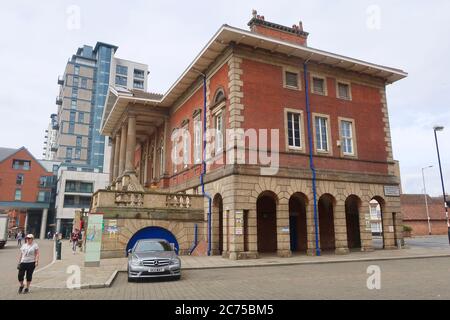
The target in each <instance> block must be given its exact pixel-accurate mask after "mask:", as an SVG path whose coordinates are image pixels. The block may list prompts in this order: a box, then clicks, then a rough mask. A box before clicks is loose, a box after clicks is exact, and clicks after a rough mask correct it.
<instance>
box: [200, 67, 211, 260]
mask: <svg viewBox="0 0 450 320" xmlns="http://www.w3.org/2000/svg"><path fill="white" fill-rule="evenodd" d="M201 75H202V76H203V161H202V165H203V169H202V174H201V176H200V183H201V185H202V194H203V196H204V197H206V198H207V199H208V256H211V249H212V248H211V238H212V236H211V229H212V221H211V212H212V198H211V196H210V195H209V194H208V193H207V192H206V191H205V176H206V129H207V128H206V108H207V106H206V101H207V96H206V74H203V73H202V74H201Z"/></svg>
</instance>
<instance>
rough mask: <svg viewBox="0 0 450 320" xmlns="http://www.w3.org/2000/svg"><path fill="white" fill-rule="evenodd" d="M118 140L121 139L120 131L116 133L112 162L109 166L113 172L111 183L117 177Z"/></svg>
mask: <svg viewBox="0 0 450 320" xmlns="http://www.w3.org/2000/svg"><path fill="white" fill-rule="evenodd" d="M120 141H121V135H120V133H118V134H116V139H115V141H114V146H115V147H114V164H113V167H112V168H111V170H112V172H113V180H112V181H111V182H112V183H114V182H115V180H116V179H117V178H118V177H119V159H120Z"/></svg>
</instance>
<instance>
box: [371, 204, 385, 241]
mask: <svg viewBox="0 0 450 320" xmlns="http://www.w3.org/2000/svg"><path fill="white" fill-rule="evenodd" d="M369 207H370V215H371V228H372V246H373V248H374V249H385V248H386V230H385V228H386V220H385V219H386V201H385V199H384V198H383V197H381V196H378V195H375V196H372V198H371V199H370V201H369ZM376 216H378V217H377V218H375V217H376Z"/></svg>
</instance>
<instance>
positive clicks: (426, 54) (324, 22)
mask: <svg viewBox="0 0 450 320" xmlns="http://www.w3.org/2000/svg"><path fill="white" fill-rule="evenodd" d="M0 6H1V8H0V30H1V31H0V33H1V42H0V70H1V77H0V121H1V126H0V139H1V140H0V146H3V147H13V148H15V147H21V146H26V147H27V148H28V149H29V150H30V151H31V152H32V153H33V154H34V155H35V156H36V157H39V158H40V157H41V155H42V152H43V150H42V149H43V142H44V131H45V129H46V127H47V125H48V123H49V116H50V114H51V113H55V112H56V105H55V98H56V95H57V94H58V86H57V84H56V80H57V77H58V75H61V74H62V73H63V72H64V68H65V64H66V62H67V60H68V59H69V58H70V57H71V55H72V54H73V53H74V52H75V51H76V49H77V48H78V47H79V46H82V45H83V44H89V45H95V43H96V42H97V41H103V42H108V43H111V44H115V45H117V46H119V51H118V52H117V56H118V57H121V58H125V59H130V60H136V61H139V62H143V63H146V64H148V65H149V68H150V72H151V75H150V81H149V90H150V91H153V92H160V93H164V92H166V90H167V89H168V88H169V87H170V86H171V85H172V84H173V83H174V82H175V80H176V79H177V78H178V77H179V76H180V74H181V73H182V72H183V71H184V70H185V68H186V67H187V66H188V65H189V64H190V62H191V61H192V60H193V58H194V57H195V56H196V55H197V54H198V53H199V51H200V50H201V48H202V47H203V46H204V45H205V44H206V43H207V41H208V40H209V39H210V38H211V37H212V36H213V35H214V33H215V32H216V31H217V30H218V29H219V27H220V26H221V25H222V24H224V23H226V24H229V25H232V26H235V27H239V28H244V29H247V23H248V21H249V20H250V18H251V10H252V9H257V10H258V11H259V13H260V14H262V15H264V16H265V17H266V20H269V21H273V22H277V23H280V24H284V25H288V26H291V25H292V24H294V23H298V21H299V20H302V21H303V24H304V28H305V30H306V31H308V32H310V37H309V46H311V47H314V48H318V49H323V50H327V51H331V52H335V53H339V54H343V55H346V56H350V57H354V58H359V59H362V60H366V61H370V62H374V63H379V64H383V65H387V66H391V67H396V68H400V69H403V70H405V71H407V72H409V78H408V79H406V80H402V81H400V82H398V83H395V84H393V85H391V86H389V87H388V102H389V111H390V120H391V127H392V137H393V147H394V156H395V158H396V159H398V160H400V163H401V170H402V182H403V191H404V192H406V193H421V192H422V189H423V187H422V178H421V168H422V167H425V166H428V165H434V168H433V169H429V170H427V174H426V179H427V189H428V191H429V192H430V193H431V194H433V195H439V194H442V191H441V190H442V189H441V185H440V178H439V170H438V163H437V155H436V149H435V143H434V135H433V129H432V128H433V126H434V125H436V124H443V125H446V126H448V128H447V129H446V130H445V131H444V132H442V133H440V134H439V139H440V146H441V156H442V165H443V168H444V177H446V186H447V188H448V189H450V184H449V183H448V182H449V181H450V108H449V105H450V80H449V76H448V74H449V71H450V59H449V57H450V24H449V21H450V1H448V0H440V1H439V0H434V1H406V0H405V1H400V0H399V1H361V0H336V1H328V0H327V1H326V0H323V1H318V0H315V1H311V0H308V1H300V0H297V1H282V0H277V1H249V0H246V1H242V0H240V1H236V0H227V1H193V0H192V1H168V0H165V1H154V0H152V1H144V0H135V1H133V0H131V1H128V2H125V1H118V0H109V1H106V0H97V1H92V0H91V1H76V0H72V1H61V0H53V1H51V0H47V1H31V0H30V1H24V0H15V1H2V3H1V4H0ZM78 11H79V12H80V19H79V22H80V23H79V24H78V23H77V21H78V19H77V18H76V17H77V12H78ZM359 134H364V133H359Z"/></svg>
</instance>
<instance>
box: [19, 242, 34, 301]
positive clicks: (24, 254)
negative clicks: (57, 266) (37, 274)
mask: <svg viewBox="0 0 450 320" xmlns="http://www.w3.org/2000/svg"><path fill="white" fill-rule="evenodd" d="M38 264H39V246H38V245H37V243H36V242H34V236H33V235H32V234H29V235H27V236H26V237H25V243H24V245H23V246H22V247H21V248H20V256H19V264H18V266H17V269H18V270H19V275H18V279H19V283H20V287H19V294H21V293H22V292H23V293H28V292H30V286H31V282H32V281H33V272H34V269H35V268H36V267H37V266H38ZM25 276H26V279H27V285H26V288H25V286H24V279H25ZM24 288H25V290H24Z"/></svg>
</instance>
